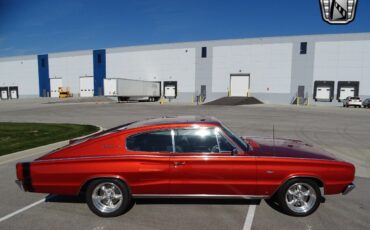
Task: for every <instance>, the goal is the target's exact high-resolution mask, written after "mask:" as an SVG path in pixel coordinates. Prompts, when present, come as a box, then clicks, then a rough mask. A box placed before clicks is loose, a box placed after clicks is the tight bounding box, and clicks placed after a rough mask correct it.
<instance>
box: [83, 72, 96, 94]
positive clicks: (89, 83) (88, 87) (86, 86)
mask: <svg viewBox="0 0 370 230" xmlns="http://www.w3.org/2000/svg"><path fill="white" fill-rule="evenodd" d="M93 96H94V77H92V76H84V77H80V97H93Z"/></svg>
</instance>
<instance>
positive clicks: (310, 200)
mask: <svg viewBox="0 0 370 230" xmlns="http://www.w3.org/2000/svg"><path fill="white" fill-rule="evenodd" d="M321 199H322V198H321V193H320V189H319V186H318V185H317V183H316V182H315V181H313V180H310V179H299V178H297V179H293V180H290V181H288V182H287V183H285V184H284V185H283V186H282V187H281V188H280V189H279V192H278V194H277V201H278V203H279V204H280V206H281V208H282V211H283V212H284V213H286V214H288V215H292V216H301V217H303V216H308V215H310V214H312V213H313V212H315V211H316V209H317V208H318V207H319V205H320V202H321Z"/></svg>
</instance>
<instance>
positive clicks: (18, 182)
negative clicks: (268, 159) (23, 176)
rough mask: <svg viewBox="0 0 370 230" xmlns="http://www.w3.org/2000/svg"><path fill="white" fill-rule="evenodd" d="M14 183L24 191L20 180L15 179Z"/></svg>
mask: <svg viewBox="0 0 370 230" xmlns="http://www.w3.org/2000/svg"><path fill="white" fill-rule="evenodd" d="M15 183H16V184H17V185H18V187H19V189H20V190H22V191H23V192H24V187H23V182H22V181H20V180H15Z"/></svg>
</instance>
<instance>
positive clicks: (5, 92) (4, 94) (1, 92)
mask: <svg viewBox="0 0 370 230" xmlns="http://www.w3.org/2000/svg"><path fill="white" fill-rule="evenodd" d="M0 97H1V100H8V99H9V89H8V87H0Z"/></svg>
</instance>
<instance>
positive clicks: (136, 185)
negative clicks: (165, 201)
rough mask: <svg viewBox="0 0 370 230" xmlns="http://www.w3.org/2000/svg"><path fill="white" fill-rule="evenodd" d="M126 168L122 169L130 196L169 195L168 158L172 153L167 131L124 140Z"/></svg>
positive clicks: (145, 133)
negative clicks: (128, 186)
mask: <svg viewBox="0 0 370 230" xmlns="http://www.w3.org/2000/svg"><path fill="white" fill-rule="evenodd" d="M126 149H127V153H126V155H127V157H128V159H127V160H128V161H130V165H129V166H130V167H129V168H125V169H124V170H125V171H126V172H127V174H128V177H129V178H130V186H131V188H132V193H133V194H134V195H143V194H168V193H169V157H170V155H171V154H172V151H173V144H172V132H171V130H169V129H162V130H151V131H145V132H142V133H138V134H133V135H130V136H128V137H127V138H126Z"/></svg>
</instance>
